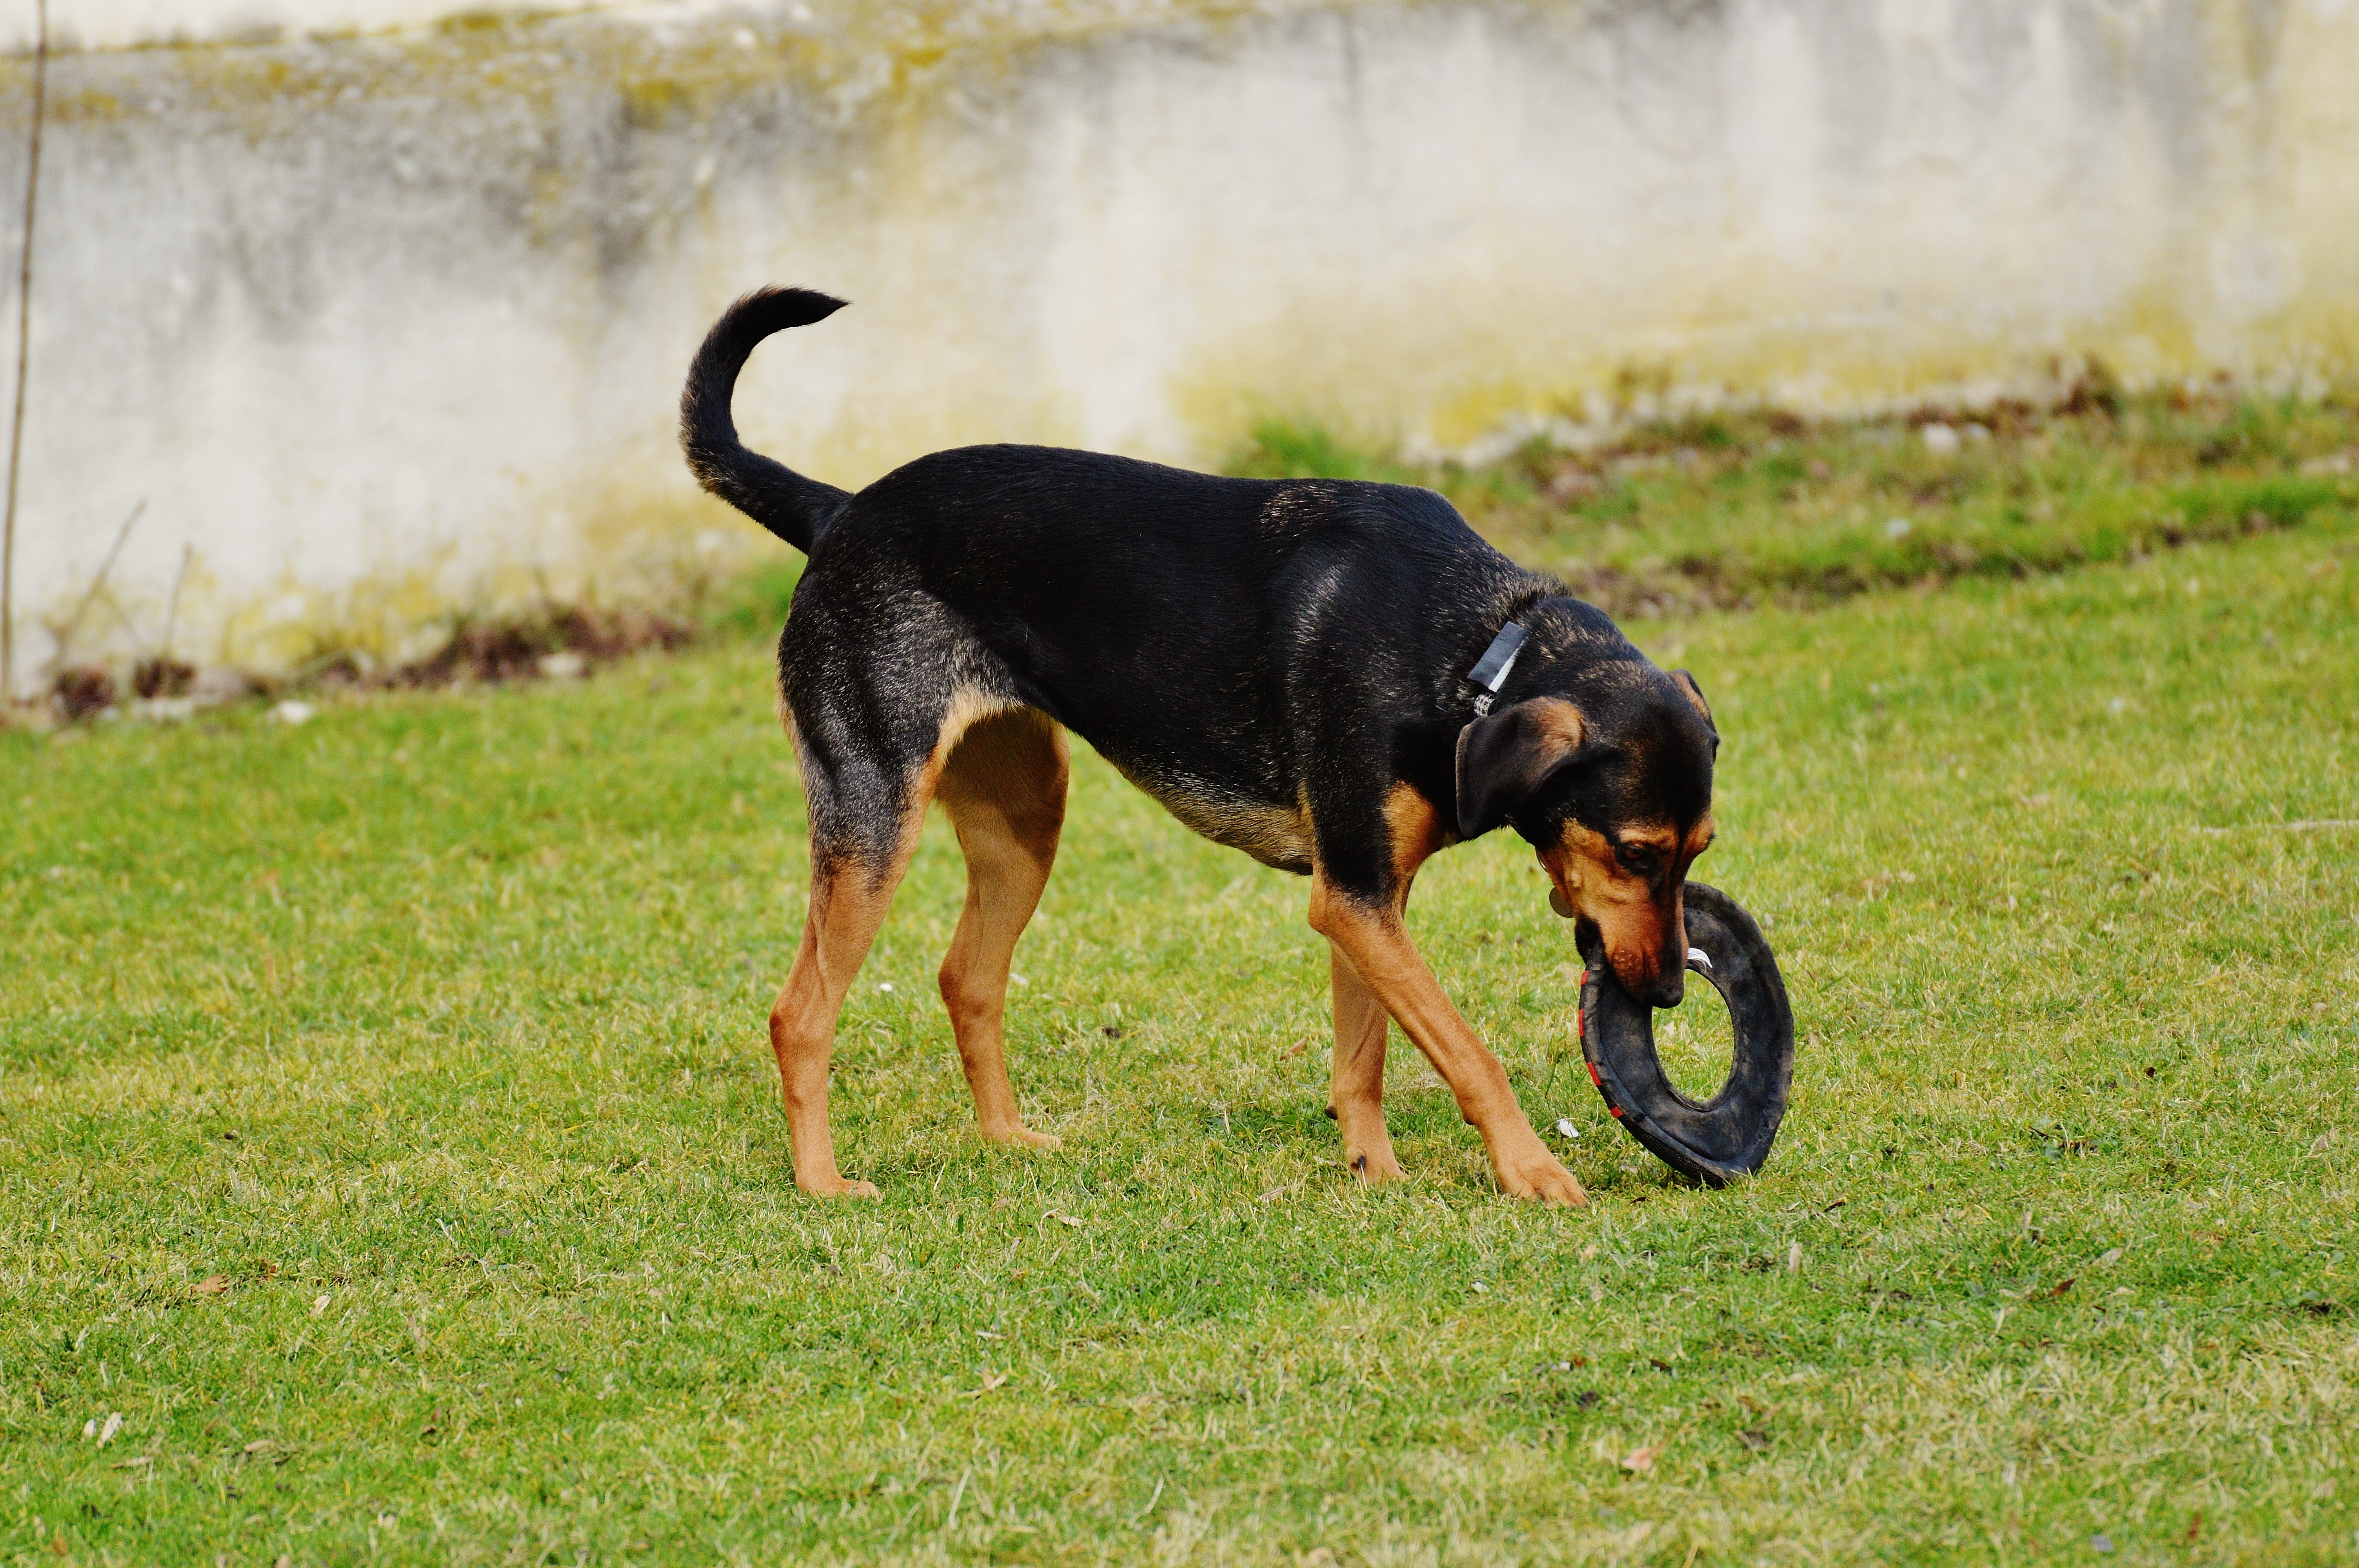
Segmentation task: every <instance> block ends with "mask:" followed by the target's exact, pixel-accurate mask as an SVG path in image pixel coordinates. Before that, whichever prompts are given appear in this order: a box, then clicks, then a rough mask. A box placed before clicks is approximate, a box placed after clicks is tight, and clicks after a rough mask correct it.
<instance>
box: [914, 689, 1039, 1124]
mask: <svg viewBox="0 0 2359 1568" xmlns="http://www.w3.org/2000/svg"><path fill="white" fill-rule="evenodd" d="M1068 772H1069V764H1068V759H1067V752H1066V748H1065V736H1064V731H1063V730H1060V729H1059V728H1058V727H1057V726H1056V724H1055V723H1054V722H1053V721H1052V720H1050V719H1049V718H1048V716H1047V715H1045V714H1042V713H1039V712H1037V711H1034V710H1032V709H1028V708H1027V709H1021V710H1018V711H1016V712H1013V713H1003V714H998V715H995V716H994V717H992V718H990V719H984V720H983V721H981V722H980V723H978V724H976V725H975V726H974V727H973V728H972V729H970V730H968V731H967V732H966V737H965V739H964V740H962V741H961V742H960V743H959V748H958V750H957V751H956V752H952V753H951V760H950V763H949V765H948V766H947V767H945V768H944V769H943V770H942V776H941V780H940V784H938V785H937V786H936V790H935V795H936V798H937V799H939V800H940V801H941V803H942V805H943V807H944V808H945V809H946V810H947V811H948V812H949V813H950V818H951V827H954V828H956V829H957V831H958V838H959V848H960V849H963V850H964V851H965V852H966V909H965V911H964V912H963V913H962V914H960V916H959V924H958V933H957V935H954V936H952V937H951V950H950V952H949V954H948V955H947V956H946V957H944V958H943V959H942V971H941V988H942V1002H943V1005H944V1006H946V1007H948V1008H949V1009H950V1014H951V1031H952V1033H954V1034H955V1035H956V1036H957V1038H958V1052H959V1065H961V1066H962V1067H964V1068H965V1069H966V1081H967V1087H969V1088H970V1089H972V1090H973V1092H974V1119H975V1125H976V1126H977V1127H978V1128H979V1129H980V1130H982V1133H983V1135H984V1137H985V1138H987V1139H990V1140H991V1141H994V1142H996V1143H1028V1144H1031V1145H1033V1146H1034V1147H1036V1148H1044V1149H1053V1148H1055V1147H1056V1146H1057V1140H1056V1139H1054V1138H1052V1137H1050V1136H1049V1135H1048V1134H1047V1133H1043V1132H1034V1131H1032V1130H1030V1129H1028V1128H1027V1127H1026V1126H1025V1125H1024V1120H1023V1118H1022V1116H1021V1115H1020V1114H1019V1113H1018V1112H1017V1110H1016V1091H1015V1089H1014V1088H1013V1087H1010V1086H1009V1084H1008V1082H1007V1044H1006V1035H1005V1033H1004V1032H1003V1029H1002V1021H1003V1019H1004V1018H1005V1016H1006V1010H1007V972H1008V965H1009V962H1010V961H1011V960H1012V959H1013V957H1015V953H1016V939H1017V938H1018V937H1020V936H1021V935H1024V927H1025V925H1026V924H1027V922H1029V921H1030V920H1031V918H1032V912H1033V911H1034V910H1035V909H1036V908H1038V906H1039V903H1040V890H1041V889H1042V888H1044V887H1046V886H1047V885H1048V882H1049V868H1050V867H1051V866H1052V865H1054V864H1055V862H1056V859H1057V836H1058V834H1059V832H1060V830H1061V829H1062V828H1063V827H1064V822H1065V784H1066V779H1067V776H1068Z"/></svg>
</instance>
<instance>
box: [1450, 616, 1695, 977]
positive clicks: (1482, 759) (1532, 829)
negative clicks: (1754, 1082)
mask: <svg viewBox="0 0 2359 1568" xmlns="http://www.w3.org/2000/svg"><path fill="white" fill-rule="evenodd" d="M1623 647H1624V649H1625V650H1627V653H1626V656H1625V657H1621V658H1614V659H1609V660H1605V661H1602V662H1599V661H1573V660H1565V661H1563V662H1562V663H1563V668H1562V669H1561V671H1557V670H1543V671H1540V672H1537V673H1538V674H1539V675H1540V676H1541V680H1540V690H1539V691H1538V693H1537V694H1534V695H1527V696H1524V697H1522V698H1521V700H1519V701H1517V702H1516V703H1514V704H1512V705H1510V706H1508V707H1506V708H1500V709H1498V710H1497V711H1495V712H1494V713H1492V714H1490V715H1489V716H1487V717H1485V718H1482V719H1476V720H1475V721H1474V722H1473V723H1472V724H1469V725H1467V726H1466V728H1465V729H1464V730H1461V731H1460V732H1459V736H1458V828H1459V832H1460V833H1461V835H1462V836H1463V837H1465V838H1473V837H1474V836H1475V835H1476V834H1478V833H1487V832H1489V831H1490V830H1491V829H1492V828H1494V827H1498V826H1499V825H1500V824H1501V823H1503V822H1504V823H1507V824H1510V825H1512V826H1513V827H1515V829H1516V830H1517V832H1518V833H1521V834H1522V835H1523V836H1524V837H1525V838H1527V839H1528V840H1530V842H1531V844H1532V846H1533V847H1534V848H1535V849H1538V851H1539V858H1540V863H1541V864H1542V865H1544V866H1546V867H1547V868H1548V873H1549V881H1550V882H1551V883H1552V884H1553V886H1552V888H1551V890H1550V892H1549V904H1550V905H1551V906H1552V907H1553V908H1554V909H1555V910H1556V912H1557V913H1558V914H1561V915H1567V916H1571V917H1572V918H1575V919H1578V920H1580V921H1581V922H1582V925H1584V926H1585V927H1590V928H1593V929H1594V930H1595V931H1596V933H1597V935H1598V936H1599V939H1600V942H1601V945H1602V946H1603V948H1604V951H1605V955H1606V958H1607V960H1608V961H1609V962H1610V963H1612V964H1613V966H1614V976H1615V978H1616V979H1619V980H1620V981H1621V982H1622V986H1623V989H1625V990H1627V991H1628V992H1629V993H1630V994H1631V995H1632V996H1634V997H1636V998H1637V999H1638V1000H1641V1001H1644V1002H1647V1003H1648V1004H1649V1005H1651V1006H1655V1007H1670V1006H1674V1005H1676V1004H1677V1003H1678V1001H1679V1000H1680V997H1681V996H1682V995H1684V994H1685V989H1686V979H1687V951H1688V942H1687V923H1686V915H1685V912H1684V910H1683V909H1682V907H1681V900H1680V893H1681V890H1682V889H1683V888H1684V887H1685V885H1686V882H1687V875H1688V867H1689V865H1690V863H1691V862H1692V861H1693V860H1695V858H1696V857H1697V856H1698V855H1701V854H1702V853H1703V851H1704V850H1705V849H1706V848H1708V847H1709V846H1710V845H1711V843H1712V757H1713V754H1714V753H1715V752H1718V751H1719V749H1720V735H1719V732H1718V731H1717V730H1714V729H1713V728H1712V710H1711V708H1708V707H1706V706H1705V704H1704V699H1703V693H1702V692H1701V690H1700V689H1698V688H1697V686H1696V683H1695V680H1694V677H1692V676H1690V675H1689V674H1688V673H1687V672H1686V671H1685V670H1672V671H1668V672H1667V671H1664V670H1660V669H1658V668H1656V667H1655V666H1654V665H1651V664H1649V663H1647V661H1646V660H1645V659H1644V658H1643V657H1641V656H1639V655H1638V654H1637V652H1636V650H1635V649H1629V648H1628V645H1627V644H1626V643H1625V644H1623ZM1516 684H1517V687H1521V688H1524V689H1525V690H1527V691H1528V690H1529V689H1530V687H1529V684H1528V683H1527V681H1523V680H1519V681H1517V683H1516Z"/></svg>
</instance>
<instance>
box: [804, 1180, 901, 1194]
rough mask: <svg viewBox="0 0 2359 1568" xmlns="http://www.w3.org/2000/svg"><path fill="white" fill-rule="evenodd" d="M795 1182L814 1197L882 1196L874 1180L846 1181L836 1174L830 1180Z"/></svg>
mask: <svg viewBox="0 0 2359 1568" xmlns="http://www.w3.org/2000/svg"><path fill="white" fill-rule="evenodd" d="M797 1185H798V1186H799V1187H801V1188H802V1190H803V1191H805V1192H807V1193H809V1194H810V1195H811V1196H813V1197H815V1198H874V1197H882V1196H884V1195H883V1194H882V1193H879V1192H878V1191H877V1190H876V1184H875V1183H874V1182H847V1181H845V1180H844V1179H843V1177H842V1176H837V1177H834V1178H832V1180H829V1181H824V1182H798V1183H797Z"/></svg>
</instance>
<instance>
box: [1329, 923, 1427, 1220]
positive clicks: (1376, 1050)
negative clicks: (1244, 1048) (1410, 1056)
mask: <svg viewBox="0 0 2359 1568" xmlns="http://www.w3.org/2000/svg"><path fill="white" fill-rule="evenodd" d="M1328 958H1329V968H1330V972H1331V975H1332V979H1333V981H1334V991H1335V1072H1334V1076H1333V1077H1332V1078H1331V1079H1330V1080H1329V1082H1328V1091H1327V1114H1328V1115H1330V1116H1332V1117H1333V1118H1334V1119H1335V1126H1336V1128H1337V1130H1339V1131H1341V1132H1342V1133H1343V1158H1344V1159H1345V1160H1346V1161H1347V1162H1350V1164H1351V1167H1352V1171H1353V1174H1354V1175H1357V1176H1358V1177H1359V1178H1360V1179H1361V1180H1362V1181H1364V1182H1388V1181H1392V1180H1394V1179H1395V1178H1397V1177H1399V1176H1402V1175H1405V1174H1407V1173H1406V1172H1404V1171H1403V1170H1402V1169H1401V1168H1400V1162H1399V1161H1398V1160H1397V1159H1395V1158H1394V1157H1393V1139H1392V1134H1391V1133H1390V1132H1387V1131H1386V1130H1385V1029H1386V1014H1385V1004H1384V1003H1383V1002H1381V1001H1378V1000H1376V993H1375V992H1374V991H1372V990H1370V989H1368V987H1367V983H1366V982H1365V981H1364V980H1362V979H1360V974H1359V971H1358V970H1356V969H1354V968H1352V961H1351V960H1350V959H1349V958H1346V957H1343V948H1341V947H1339V946H1335V945H1334V944H1333V943H1332V942H1331V943H1329V944H1328Z"/></svg>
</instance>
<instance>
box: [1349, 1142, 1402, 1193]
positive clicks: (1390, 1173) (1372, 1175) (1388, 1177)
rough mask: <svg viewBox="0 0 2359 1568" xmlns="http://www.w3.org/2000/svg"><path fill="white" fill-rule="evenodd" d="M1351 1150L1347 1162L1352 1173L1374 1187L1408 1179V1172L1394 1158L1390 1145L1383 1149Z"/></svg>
mask: <svg viewBox="0 0 2359 1568" xmlns="http://www.w3.org/2000/svg"><path fill="white" fill-rule="evenodd" d="M1347 1163H1349V1164H1350V1165H1351V1167H1352V1174H1353V1175H1355V1176H1357V1177H1359V1178H1360V1180H1362V1181H1363V1182H1365V1183H1366V1184H1368V1185H1370V1186H1372V1187H1373V1186H1377V1185H1380V1184H1383V1183H1386V1182H1404V1181H1407V1180H1408V1172H1407V1171H1404V1170H1402V1169H1401V1163H1400V1162H1399V1161H1398V1160H1396V1159H1395V1158H1393V1152H1392V1150H1391V1148H1390V1147H1389V1146H1387V1147H1386V1148H1382V1149H1354V1150H1353V1151H1351V1158H1350V1160H1349V1161H1348V1162H1347Z"/></svg>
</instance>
